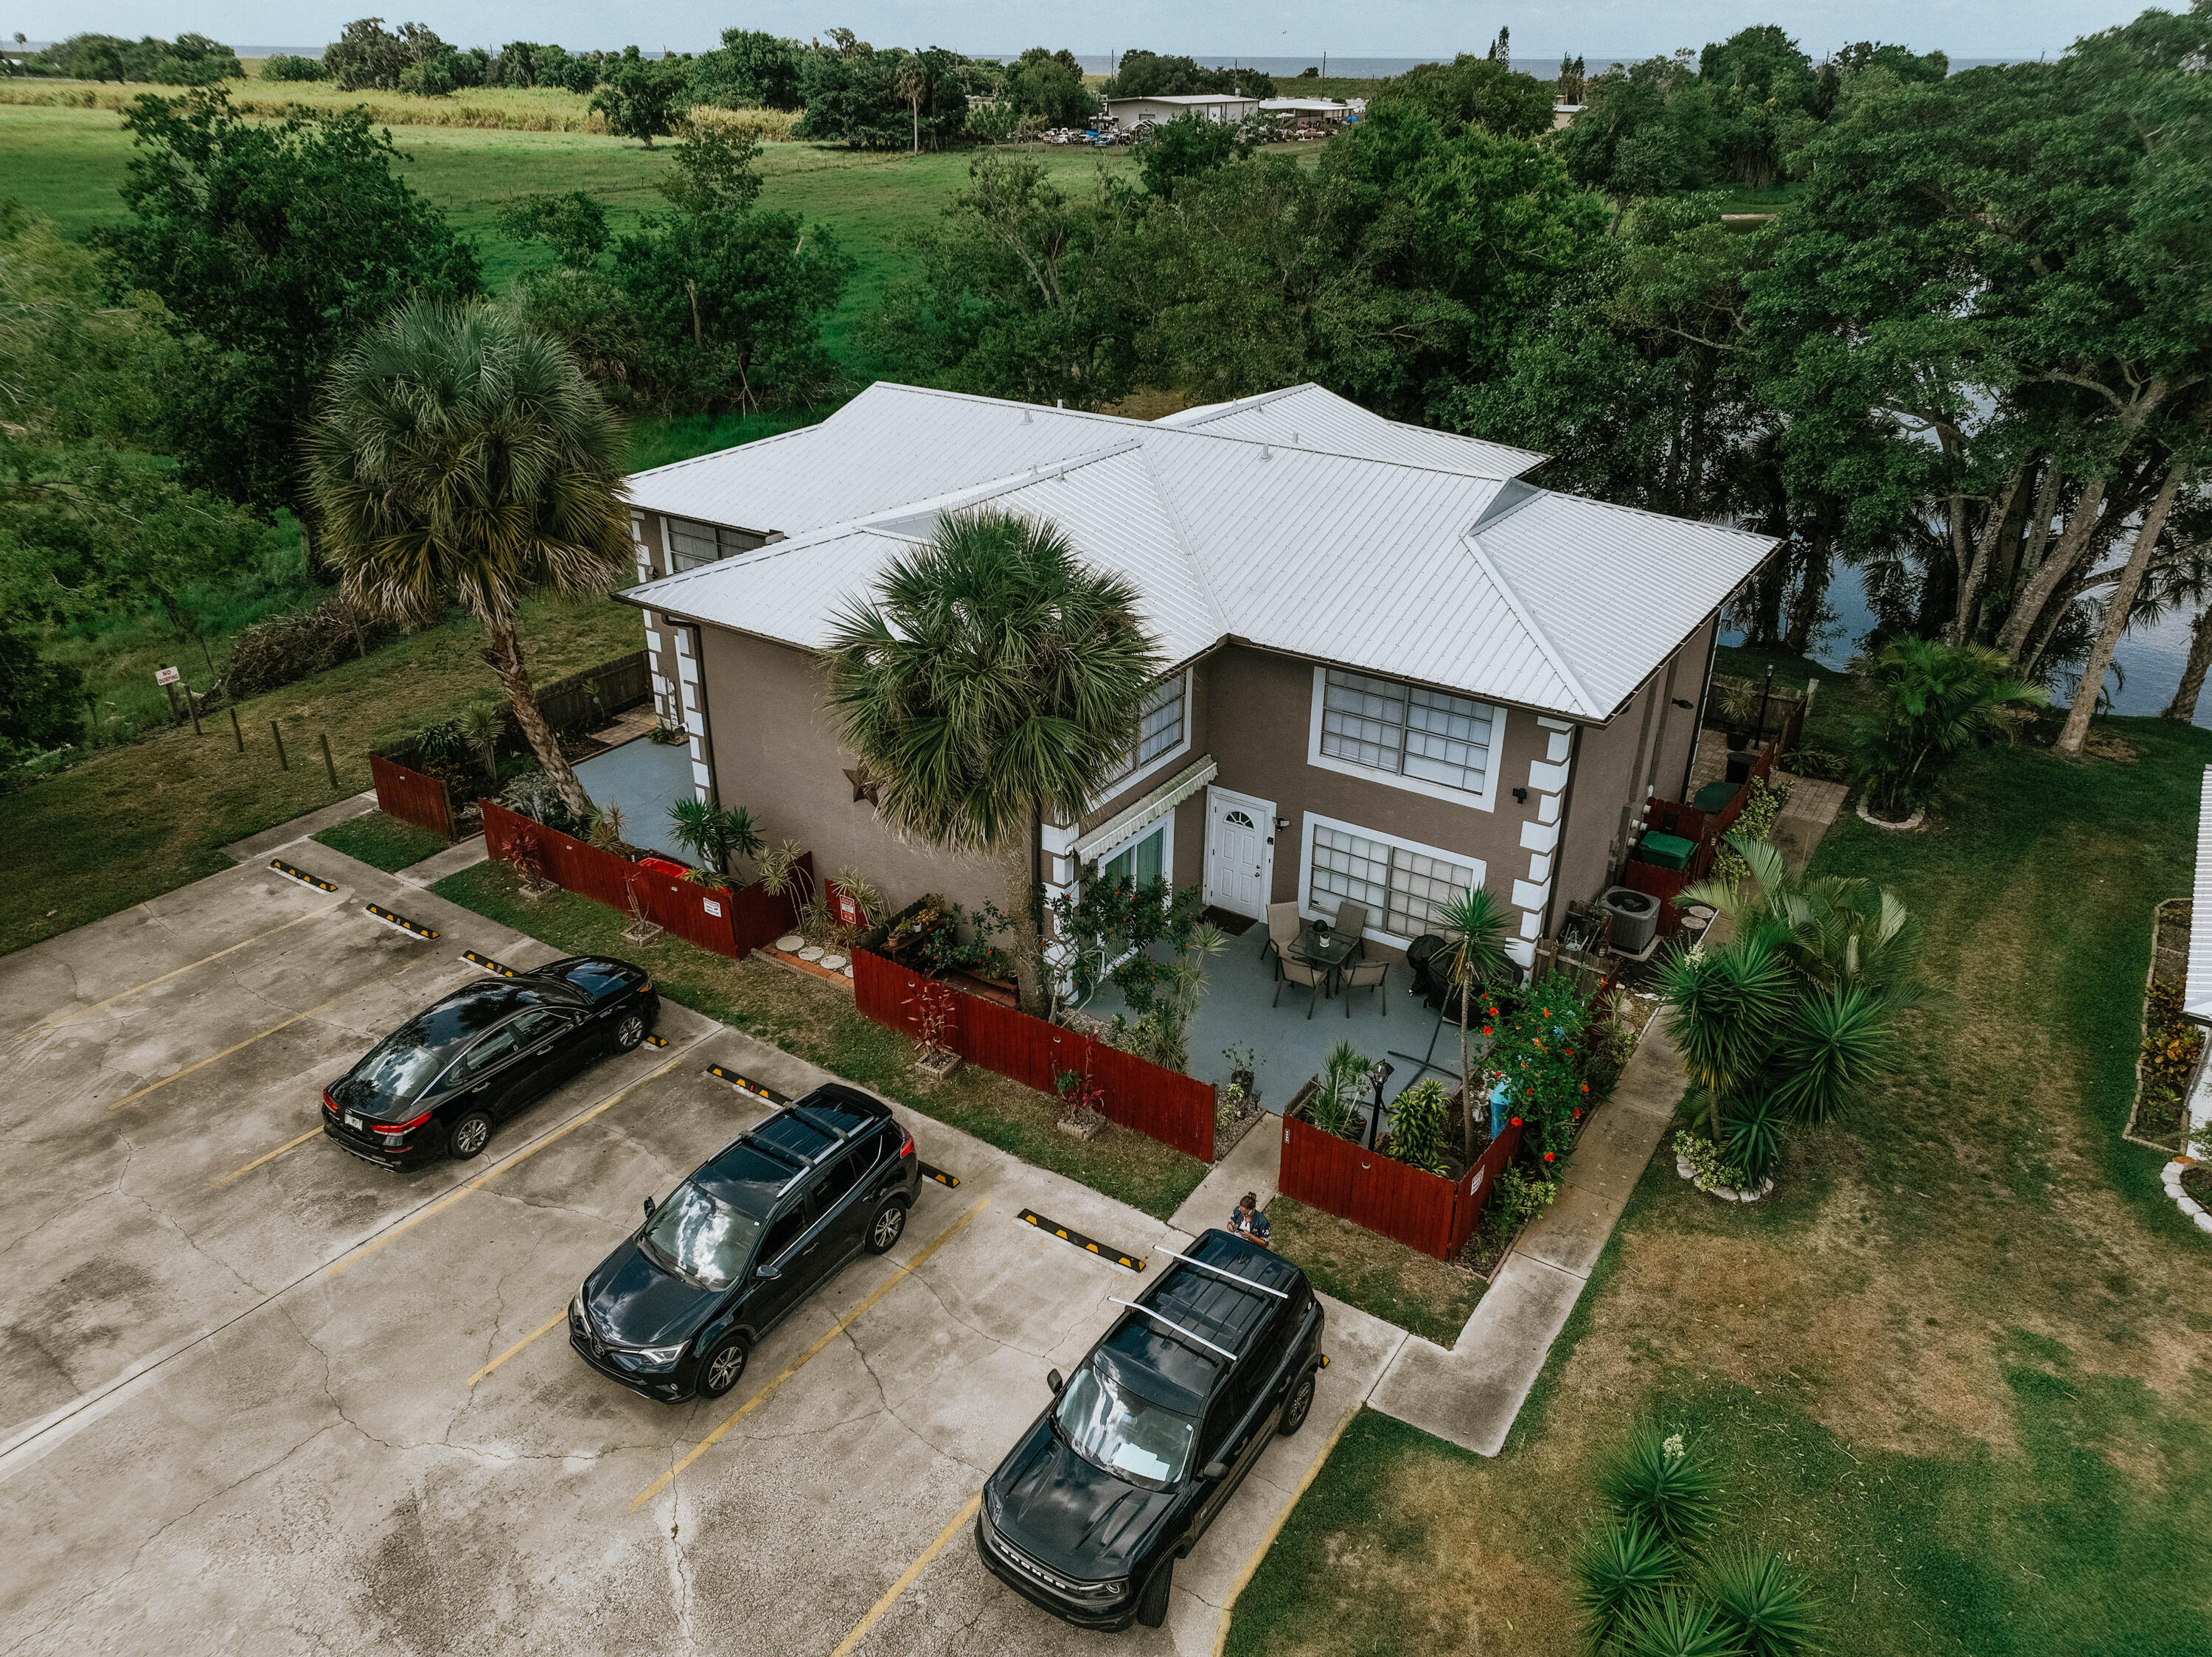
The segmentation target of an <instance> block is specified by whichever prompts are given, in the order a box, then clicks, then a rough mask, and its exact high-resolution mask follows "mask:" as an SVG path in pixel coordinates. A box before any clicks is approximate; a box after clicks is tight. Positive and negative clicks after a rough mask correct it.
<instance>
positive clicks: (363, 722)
mask: <svg viewBox="0 0 2212 1657" xmlns="http://www.w3.org/2000/svg"><path fill="white" fill-rule="evenodd" d="M637 625H638V624H637V612H636V611H635V610H633V609H631V608H630V607H629V606H627V605H622V604H617V603H614V602H612V601H611V600H605V599H600V600H590V601H588V602H579V603H575V604H562V603H558V602H554V601H551V600H532V601H531V602H530V603H528V604H527V605H526V606H524V610H523V618H522V637H523V645H524V649H525V650H526V652H527V655H528V659H529V663H530V669H531V672H532V674H533V675H534V676H535V677H536V678H537V679H538V681H539V682H540V683H543V682H544V681H545V680H547V679H554V678H557V677H558V676H559V675H561V674H562V673H574V672H576V671H578V670H579V669H581V668H585V667H593V666H595V665H597V664H598V663H599V662H602V661H606V660H608V659H609V658H610V657H612V656H617V655H625V654H627V653H628V652H629V651H632V650H635V649H637V648H638V631H637ZM481 649H483V630H482V629H480V628H479V627H478V626H477V624H476V623H475V622H473V621H471V620H468V619H466V618H455V619H453V620H449V621H447V622H445V623H443V624H441V625H439V626H436V627H431V628H426V629H424V630H423V631H422V632H419V633H417V634H416V635H415V636H414V637H411V638H407V639H403V640H401V641H399V642H398V643H395V644H392V645H391V646H388V647H387V648H386V649H381V650H377V651H373V652H372V653H370V655H368V657H367V658H366V659H363V660H359V661H349V662H344V663H342V664H341V665H340V666H338V667H333V668H331V670H330V671H329V672H328V673H318V674H316V675H315V676H314V677H313V678H312V679H301V681H300V682H299V683H297V684H295V685H285V686H283V688H282V689H279V690H276V691H270V692H269V693H268V694H267V695H266V696H260V697H255V698H252V699H251V700H249V701H246V702H245V703H242V704H240V705H239V707H238V709H237V714H238V721H239V729H240V730H241V731H242V732H243V733H244V734H245V738H246V751H245V752H243V753H241V752H239V751H238V748H237V745H236V743H235V741H234V738H233V736H232V733H231V723H230V715H229V713H228V711H222V710H219V711H216V712H215V713H213V714H211V715H210V716H207V718H206V721H205V726H204V734H203V735H199V736H195V735H193V734H192V730H191V727H190V726H189V725H188V726H185V728H183V729H181V730H172V731H165V732H163V733H162V734H160V735H158V736H153V737H149V738H147V739H146V740H143V741H139V742H131V743H125V744H123V745H121V746H116V747H109V748H100V749H97V750H95V751H94V752H91V753H90V754H88V755H87V756H86V757H85V758H82V760H80V761H78V763H77V764H76V765H73V766H71V767H70V769H69V770H67V771H63V772H62V773H60V774H59V775H58V776H56V777H49V778H47V779H46V781H44V782H41V783H35V784H33V785H32V786H31V787H29V788H26V789H19V790H18V791H17V792H15V793H14V794H10V795H0V844H8V845H12V846H14V847H15V865H14V867H13V868H12V870H11V871H10V878H9V880H7V881H6V882H5V883H4V884H0V954H5V953H7V952H8V951H9V950H11V949H21V947H23V946H24V945H26V944H29V943H35V942H37V941H39V940H40V939H41V938H49V937H52V936H53V935H54V934H56V933H58V932H66V931H67V930H69V929H70V928H71V927H73V926H82V925H83V924H84V923H86V922H87V921H92V920H97V919H99V918H100V917H101V916H102V915H111V914H113V913H114V912H115V911H117V910H118V909H124V908H127V907H129V906H130V905H132V904H135V903H139V902H143V900H144V899H148V898H151V897H155V896H157V895H158V894H160V893H161V892H167V891H171V890H173V888H175V887H177V886H182V885H184V884H185V882H186V881H188V880H198V879H199V878H201V877H202V876H203V875H206V874H214V873H215V872H216V870H217V869H221V868H229V867H230V862H229V860H228V858H226V857H225V856H223V855H222V847H223V846H225V845H226V844H229V843H230V842H231V841H233V840H237V839H242V838H244V837H246V835H249V834H254V833H258V832H260V831H261V830H263V829H265V828H268V827H270V826H272V825H275V824H277V823H282V822H284V821H286V820H287V819H290V818H293V817H296V816H298V815H300V814H301V813H303V812H308V811H313V810H314V809H315V808H316V807H319V806H325V805H328V804H330V803H331V801H333V800H335V799H338V798H341V797H343V795H348V794H357V793H359V792H360V791H361V790H362V789H365V788H367V787H368V751H369V749H370V748H372V747H374V746H380V745H381V744H383V743H386V742H389V741H392V740H394V739H395V738H398V737H400V736H403V735H405V734H408V733H409V732H410V731H413V730H415V729H416V728H419V727H421V726H422V725H424V724H428V723H429V722H432V721H434V720H439V719H444V718H447V717H450V716H453V714H456V713H458V712H459V711H460V710H462V709H464V708H465V707H467V706H469V705H470V704H472V703H477V702H490V701H494V700H495V699H497V698H498V696H499V684H498V681H497V680H496V679H494V678H493V677H492V673H491V669H489V667H485V666H484V665H483V661H482V659H481V658H480V656H479V655H478V652H479V651H480V650H481ZM271 720H276V721H278V722H280V725H281V728H282V729H283V735H284V744H285V747H286V750H287V753H288V756H289V759H290V762H291V764H290V768H289V770H286V769H283V768H281V767H280V766H279V765H278V763H277V758H276V740H275V739H274V738H273V737H272V736H271V735H270V729H269V724H270V721H271ZM320 737H328V738H329V740H330V745H331V755H332V757H333V758H334V759H335V760H336V762H337V773H338V786H337V789H332V788H331V783H330V777H329V776H328V774H327V773H326V772H325V771H324V769H323V760H322V752H321V749H320V748H319V746H318V742H317V739H318V738H320Z"/></svg>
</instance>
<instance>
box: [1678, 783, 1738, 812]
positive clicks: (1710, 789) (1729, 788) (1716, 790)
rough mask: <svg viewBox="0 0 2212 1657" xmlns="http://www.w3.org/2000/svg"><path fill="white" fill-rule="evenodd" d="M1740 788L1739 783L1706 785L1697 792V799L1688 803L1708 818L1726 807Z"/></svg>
mask: <svg viewBox="0 0 2212 1657" xmlns="http://www.w3.org/2000/svg"><path fill="white" fill-rule="evenodd" d="M1742 786H1743V784H1741V783H1729V782H1726V781H1723V782H1719V783H1706V784H1705V787H1703V788H1701V789H1699V790H1698V795H1697V798H1696V799H1694V800H1692V801H1690V803H1691V804H1692V805H1693V806H1695V807H1697V808H1698V809H1699V811H1701V812H1703V813H1705V815H1706V816H1708V817H1710V816H1711V815H1712V814H1713V813H1715V812H1717V811H1718V810H1720V809H1721V807H1723V806H1725V805H1727V804H1728V802H1729V801H1731V800H1733V799H1735V791H1736V790H1737V789H1740V788H1741V787H1742Z"/></svg>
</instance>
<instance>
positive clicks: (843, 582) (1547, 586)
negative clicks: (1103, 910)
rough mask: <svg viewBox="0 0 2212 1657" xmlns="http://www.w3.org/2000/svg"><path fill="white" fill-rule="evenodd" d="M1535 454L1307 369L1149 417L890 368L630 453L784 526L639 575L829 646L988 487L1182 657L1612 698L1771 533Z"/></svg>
mask: <svg viewBox="0 0 2212 1657" xmlns="http://www.w3.org/2000/svg"><path fill="white" fill-rule="evenodd" d="M1024 413H1026V414H1027V416H1028V417H1027V418H1026V419H1024ZM1194 416H1195V418H1194ZM1294 423H1295V424H1294ZM1308 426H1313V427H1316V428H1317V430H1316V431H1315V432H1309V431H1307V429H1306V428H1307V427H1308ZM1248 430H1249V435H1248ZM1278 430H1279V431H1280V432H1281V434H1282V436H1280V437H1277V436H1273V435H1272V434H1273V433H1274V432H1276V431H1278ZM1292 436H1296V437H1297V439H1298V440H1300V442H1303V443H1304V444H1307V445H1310V446H1307V447H1299V446H1297V445H1294V444H1293V443H1292V442H1290V441H1289V439H1290V438H1291V437H1292ZM795 439H804V440H805V442H794V441H793V440H795ZM1346 450H1353V451H1357V452H1346ZM1383 451H1394V452H1391V453H1384V452H1383ZM1413 456H1424V457H1428V463H1426V464H1424V463H1423V462H1422V461H1421V460H1416V459H1413V458H1410V457H1413ZM1540 458H1541V457H1539V456H1535V455H1533V454H1529V453H1528V452H1527V451H1523V450H1517V449H1508V448H1501V447H1499V446H1498V445H1495V444H1487V443H1478V442H1474V441H1473V440H1471V439H1467V438H1459V437H1452V436H1448V435H1447V434H1443V433H1432V432H1425V431H1422V430H1420V429H1418V428H1413V427H1406V426H1400V425H1397V424H1396V423H1394V422H1391V421H1387V420H1383V419H1380V418H1379V417H1376V416H1374V415H1371V414H1369V413H1367V412H1366V411H1364V410H1360V409H1358V408H1357V406H1356V405H1352V404H1349V403H1346V402H1345V401H1344V399H1341V398H1337V397H1334V395H1332V394H1331V393H1328V392H1325V391H1322V390H1321V389H1320V388H1319V387H1295V388H1293V389H1292V390H1291V392H1288V393H1279V394H1277V395H1275V396H1273V397H1270V398H1265V399H1248V400H1246V401H1244V402H1241V403H1235V404H1228V405H1220V406H1218V407H1217V408H1215V409H1212V410H1198V411H1189V412H1188V413H1187V414H1186V415H1184V416H1181V417H1175V418H1174V419H1173V420H1171V421H1160V422H1152V423H1146V422H1144V421H1136V420H1123V419H1116V418H1112V417H1105V416H1098V415H1078V414H1074V413H1072V412H1067V411H1060V410H1051V409H1037V408H1030V409H1026V410H1025V409H1024V405H1020V404H1016V403H1003V402H997V401H994V400H993V399H982V398H967V397H956V396H951V395H950V394H947V393H935V392H919V391H915V389H913V388H912V387H881V386H879V387H874V388H872V390H871V391H870V392H868V393H865V394H864V395H863V396H862V397H860V398H858V399H854V402H853V403H852V404H850V405H847V407H846V408H845V409H844V410H842V411H839V413H838V414H836V416H834V417H831V418H830V419H829V420H828V421H826V422H824V423H823V424H822V425H820V426H817V427H814V428H811V429H810V430H808V431H806V432H794V433H792V434H790V435H789V436H787V437H781V438H774V439H769V440H768V441H766V442H760V443H753V444H748V445H745V446H744V447H742V448H737V449H730V450H725V451H723V452H722V453H721V454H716V455H710V456H708V457H705V458H704V459H703V460H697V461H688V462H685V463H684V464H683V465H682V466H664V467H661V468H659V469H658V470H657V471H655V472H645V473H641V474H639V475H638V476H637V477H636V478H633V479H632V480H631V484H632V496H633V498H634V499H635V500H636V501H637V502H638V503H639V504H640V505H641V506H643V507H646V508H647V509H652V510H656V511H669V512H675V513H677V514H678V515H684V516H694V517H702V518H707V519H709V520H710V521H717V522H722V523H729V524H737V525H742V526H744V527H750V528H763V529H764V528H781V529H785V530H786V531H787V533H788V534H789V535H790V537H791V539H787V540H784V541H780V542H776V543H774V544H772V545H769V546H767V547H763V548H761V549H759V550H758V551H753V552H750V553H745V554H742V555H740V556H738V557H734V558H729V559H726V560H724V561H722V562H720V563H719V564H708V565H706V566H703V567H702V568H701V569H697V570H690V571H687V572H685V573H684V574H682V575H678V576H668V577H665V578H664V579H662V580H660V581H657V582H652V583H649V584H648V585H647V586H645V587H641V588H635V589H633V592H632V594H631V596H633V597H634V598H635V600H637V601H638V602H640V603H644V604H649V605H651V606H653V608H655V609H660V610H665V611H669V612H674V613H676V614H678V615H682V616H685V617H687V618H691V619H693V620H696V621H700V622H704V623H708V624H713V625H717V626H723V627H729V628H733V629H736V630H738V631H744V632H750V633H755V634H759V635H762V636H763V637H771V638H776V639H781V640H783V641H785V642H787V643H793V644H797V645H801V646H805V647H807V648H810V649H819V648H821V647H822V646H823V644H824V643H826V642H827V640H828V638H829V633H830V631H831V627H832V623H833V619H834V618H835V616H836V613H837V612H839V611H840V610H841V609H842V608H843V607H844V606H846V605H847V604H848V603H850V602H852V601H853V600H856V599H859V598H860V597H862V596H864V595H865V594H866V592H867V590H868V589H869V588H871V587H872V585H873V583H874V581H875V578H876V576H877V575H878V573H879V572H880V571H881V570H882V569H883V567H884V564H886V563H887V562H888V561H889V560H890V559H891V558H892V557H896V556H897V555H898V554H899V553H900V552H902V551H906V550H909V549H911V548H912V547H913V546H914V545H915V544H916V543H918V542H920V541H921V540H922V539H926V538H927V536H928V535H929V533H931V531H932V529H933V527H934V525H935V523H936V522H937V521H938V519H939V517H940V516H941V515H943V514H944V513H945V512H948V511H956V510H959V509H964V508H968V507H972V506H976V505H980V504H981V503H985V502H988V503H990V504H992V505H993V506H994V507H1001V508H1004V509H1008V510H1011V511H1014V512H1017V513H1020V514H1023V515H1034V516H1036V517H1038V518H1047V519H1049V520H1051V521H1053V522H1054V524H1056V525H1058V526H1059V527H1060V528H1061V529H1062V530H1064V531H1065V532H1066V533H1067V535H1068V537H1069V539H1071V540H1072V541H1073V543H1074V544H1075V545H1076V546H1077V547H1078V548H1079V549H1080V550H1081V551H1083V552H1084V554H1085V557H1088V558H1090V559H1091V561H1093V562H1094V563H1095V564H1097V565H1098V566H1100V567H1102V568H1106V569H1111V570H1118V571H1120V572H1121V573H1122V574H1124V575H1127V576H1128V577H1129V578H1130V579H1131V580H1132V581H1133V582H1134V583H1135V584H1136V586H1137V587H1138V588H1139V591H1140V592H1142V593H1143V594H1144V595H1145V597H1144V612H1145V617H1146V624H1147V625H1148V626H1149V627H1150V628H1151V629H1152V631H1154V632H1155V633H1156V634H1157V635H1158V638H1159V640H1160V643H1161V646H1162V649H1164V651H1165V652H1166V654H1167V655H1168V656H1169V657H1170V660H1173V661H1183V660H1188V658H1189V657H1191V656H1194V655H1198V654H1199V653H1200V652H1201V651H1203V650H1205V649H1208V648H1210V647H1211V646H1212V645H1214V644H1215V643H1218V642H1220V641H1221V640H1222V639H1224V638H1235V639H1239V640H1243V641H1244V642H1246V643H1252V644H1256V645H1260V646H1262V647H1265V648H1269V649H1279V650H1283V651H1286V652H1289V653H1291V654H1294V655H1304V656H1308V657H1310V658H1313V659H1315V660H1317V661H1333V662H1338V663H1341V664H1342V665H1344V666H1346V667H1354V668H1357V669H1359V670H1361V671H1364V672H1369V673H1379V674H1385V675H1389V676H1393V677H1396V678H1400V679H1412V680H1414V681H1416V682H1419V683H1423V684H1429V685H1438V686H1442V687H1445V688H1449V689H1452V690H1456V691H1462V692H1464V693H1466V694H1468V695H1471V696H1476V697H1482V698H1491V699H1494V700H1497V701H1501V702H1508V703H1513V704H1518V705H1521V706H1524V707H1532V708H1536V709H1540V710H1545V711H1547V712H1553V713H1559V714H1564V715H1566V716H1571V717H1575V718H1580V719H1586V720H1587V719H1605V718H1607V717H1610V716H1611V715H1612V714H1613V712H1614V711H1615V710H1617V709H1618V708H1619V707H1620V705H1621V704H1623V703H1625V702H1626V699H1627V698H1628V697H1629V696H1631V695H1632V694H1633V692H1634V691H1635V690H1636V688H1637V686H1638V685H1641V684H1642V683H1643V682H1644V679H1646V678H1648V677H1649V676H1650V673H1651V671H1652V669H1653V668H1654V667H1656V666H1657V665H1658V664H1659V663H1660V662H1662V661H1664V660H1665V659H1666V658H1667V656H1668V654H1669V653H1671V652H1672V651H1673V649H1674V647H1675V646H1676V645H1677V644H1678V643H1680V641H1681V639H1682V638H1683V637H1686V635H1687V634H1688V633H1689V632H1690V631H1692V629H1694V628H1695V627H1696V626H1697V625H1698V624H1699V623H1700V622H1701V621H1703V620H1704V618H1705V617H1706V616H1707V615H1709V614H1710V613H1711V612H1712V611H1713V610H1714V609H1715V608H1716V607H1717V606H1718V605H1719V604H1720V603H1721V602H1722V601H1723V600H1724V599H1726V598H1727V596H1728V595H1729V593H1730V592H1732V591H1733V590H1734V589H1735V587H1736V585H1737V584H1738V583H1739V582H1741V581H1742V579H1743V578H1744V577H1745V576H1747V575H1748V574H1750V572H1751V571H1752V570H1753V569H1754V568H1755V567H1756V566H1757V565H1758V564H1759V560H1760V559H1761V558H1762V557H1765V554H1766V552H1767V551H1768V550H1769V549H1770V548H1771V546H1772V545H1773V543H1772V541H1771V539H1768V538H1766V537H1765V536H1759V535H1752V534H1747V533H1743V532H1741V531H1738V530H1734V529H1729V528H1726V527H1720V526H1717V525H1711V524H1699V523H1692V522H1688V521H1683V520H1679V519H1672V518H1665V517H1661V516H1658V515H1655V514H1651V513H1647V512H1638V511H1634V510H1632V509H1625V508H1619V507H1611V506H1607V505H1604V504H1602V503H1597V502H1592V501H1585V500H1582V499H1580V498H1577V497H1575V496H1562V495H1555V494H1553V493H1551V492H1550V491H1548V490H1541V489H1537V488H1535V487H1534V486H1533V485H1530V484H1526V483H1522V482H1520V481H1518V480H1517V479H1516V478H1515V476H1514V474H1515V473H1516V472H1519V471H1522V470H1525V469H1527V467H1528V466H1530V465H1532V464H1534V461H1535V460H1538V459H1540ZM925 480H927V481H925ZM902 490H903V491H905V492H904V493H903V494H901V491H902ZM885 496H898V498H896V499H895V500H890V501H885V500H884V497H885ZM841 501H842V503H843V508H844V509H843V510H842V513H838V514H837V515H836V516H835V517H834V518H833V517H831V516H829V513H830V512H832V511H833V510H834V507H833V505H832V503H836V502H841ZM878 503H880V504H878Z"/></svg>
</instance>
